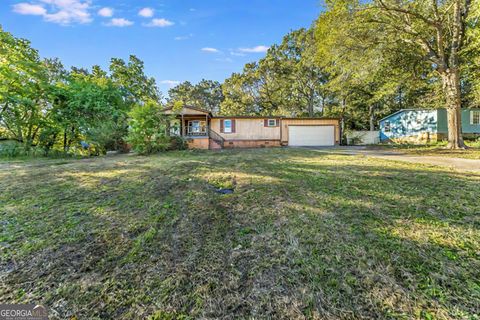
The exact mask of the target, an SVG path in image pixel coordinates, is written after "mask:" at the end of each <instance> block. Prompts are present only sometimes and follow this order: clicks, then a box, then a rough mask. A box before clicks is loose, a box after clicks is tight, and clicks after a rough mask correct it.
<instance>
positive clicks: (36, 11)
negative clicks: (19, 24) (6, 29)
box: [13, 2, 47, 16]
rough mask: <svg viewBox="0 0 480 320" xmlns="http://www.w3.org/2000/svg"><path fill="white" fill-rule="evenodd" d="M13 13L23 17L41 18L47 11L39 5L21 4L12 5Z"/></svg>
mask: <svg viewBox="0 0 480 320" xmlns="http://www.w3.org/2000/svg"><path fill="white" fill-rule="evenodd" d="M13 12H16V13H19V14H25V15H33V16H43V15H45V14H46V13H47V10H46V9H45V8H44V7H42V6H40V5H36V4H30V3H25V2H22V3H17V4H15V5H13Z"/></svg>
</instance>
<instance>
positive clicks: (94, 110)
mask: <svg viewBox="0 0 480 320" xmlns="http://www.w3.org/2000/svg"><path fill="white" fill-rule="evenodd" d="M53 96H54V103H53V106H54V107H53V111H52V117H53V118H54V119H55V121H56V123H58V124H59V126H60V127H61V128H62V131H63V143H62V144H63V150H64V151H65V152H67V151H68V150H69V149H70V147H71V146H72V144H73V143H75V142H77V141H79V140H80V139H90V140H95V139H92V135H93V134H92V133H93V132H97V131H96V130H97V129H98V128H99V127H104V126H105V125H108V124H111V123H115V122H116V119H117V118H118V117H121V116H122V115H123V113H124V110H123V108H122V105H123V103H124V102H123V99H122V95H121V92H120V90H119V89H118V87H117V86H116V85H115V84H114V83H113V81H112V80H111V79H109V78H107V77H105V76H100V77H98V76H95V75H93V74H88V75H85V74H84V73H83V72H82V73H75V72H72V73H71V74H70V75H69V77H68V83H67V84H64V83H59V84H58V85H57V86H56V87H55V88H54V90H53ZM102 141H103V140H102Z"/></svg>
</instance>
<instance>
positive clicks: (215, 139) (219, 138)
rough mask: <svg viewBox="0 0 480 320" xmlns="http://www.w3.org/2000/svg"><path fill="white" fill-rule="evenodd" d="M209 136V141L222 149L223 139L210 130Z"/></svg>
mask: <svg viewBox="0 0 480 320" xmlns="http://www.w3.org/2000/svg"><path fill="white" fill-rule="evenodd" d="M209 136H210V139H212V140H213V141H215V142H216V143H218V144H219V145H220V146H221V147H222V148H223V147H224V144H225V139H224V138H223V137H222V136H221V135H219V134H218V133H216V132H215V131H213V130H212V129H210V130H209Z"/></svg>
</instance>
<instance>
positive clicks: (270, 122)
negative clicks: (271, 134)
mask: <svg viewBox="0 0 480 320" xmlns="http://www.w3.org/2000/svg"><path fill="white" fill-rule="evenodd" d="M267 124H268V126H269V127H276V126H277V120H276V119H268V121H267Z"/></svg>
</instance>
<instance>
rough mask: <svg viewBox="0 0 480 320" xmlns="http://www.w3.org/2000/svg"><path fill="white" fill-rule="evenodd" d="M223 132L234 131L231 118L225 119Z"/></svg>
mask: <svg viewBox="0 0 480 320" xmlns="http://www.w3.org/2000/svg"><path fill="white" fill-rule="evenodd" d="M223 132H225V133H232V120H230V119H225V120H223Z"/></svg>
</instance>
